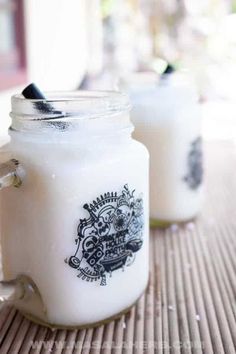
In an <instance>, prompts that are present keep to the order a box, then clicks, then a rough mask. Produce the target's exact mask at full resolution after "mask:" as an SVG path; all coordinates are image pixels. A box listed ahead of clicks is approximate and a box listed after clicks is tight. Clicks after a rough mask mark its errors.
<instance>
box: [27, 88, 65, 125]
mask: <svg viewBox="0 0 236 354" xmlns="http://www.w3.org/2000/svg"><path fill="white" fill-rule="evenodd" d="M22 95H23V96H24V97H25V98H27V99H31V100H39V101H38V102H37V101H35V102H33V105H34V107H35V109H36V110H37V111H39V112H41V113H44V114H47V113H52V114H56V116H54V117H45V118H40V119H39V120H51V119H58V118H62V117H65V116H66V114H65V113H63V112H61V111H56V110H55V109H54V107H53V106H52V105H51V104H50V103H49V102H46V97H45V96H44V94H43V93H42V92H41V91H40V89H39V88H38V87H37V86H36V85H35V84H34V83H32V84H30V85H28V86H26V88H24V90H23V91H22ZM41 100H45V102H44V101H41Z"/></svg>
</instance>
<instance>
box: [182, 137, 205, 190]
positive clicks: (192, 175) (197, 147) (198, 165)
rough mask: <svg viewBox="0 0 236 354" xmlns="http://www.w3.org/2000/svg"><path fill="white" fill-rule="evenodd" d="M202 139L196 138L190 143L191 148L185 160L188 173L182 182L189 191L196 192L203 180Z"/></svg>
mask: <svg viewBox="0 0 236 354" xmlns="http://www.w3.org/2000/svg"><path fill="white" fill-rule="evenodd" d="M202 155H203V154H202V139H201V138H200V137H198V138H197V139H195V140H194V141H193V142H192V143H191V148H190V151H189V154H188V159H187V169H188V172H187V174H186V176H184V181H185V182H186V183H187V185H188V187H189V188H190V189H193V190H196V189H197V188H198V187H199V186H200V185H201V183H202V179H203V161H202V160H203V156H202Z"/></svg>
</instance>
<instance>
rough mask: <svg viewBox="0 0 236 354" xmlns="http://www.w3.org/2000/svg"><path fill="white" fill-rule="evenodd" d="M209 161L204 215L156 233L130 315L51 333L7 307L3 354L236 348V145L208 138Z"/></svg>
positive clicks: (1, 322)
mask: <svg viewBox="0 0 236 354" xmlns="http://www.w3.org/2000/svg"><path fill="white" fill-rule="evenodd" d="M206 166H207V169H206V170H207V171H206V174H207V176H206V202H205V206H204V209H203V211H202V215H201V216H200V217H199V218H198V220H197V221H196V222H195V223H188V224H186V225H185V226H182V227H177V226H176V225H174V226H172V227H171V228H169V229H167V230H155V231H152V232H151V247H150V250H151V251H150V257H151V262H150V264H151V265H150V282H149V286H148V288H147V291H146V293H145V294H144V295H143V297H142V298H141V299H140V301H139V302H138V304H137V305H136V307H134V308H133V309H132V310H131V312H130V313H128V314H126V315H124V316H122V317H121V318H120V319H119V320H117V321H114V322H111V323H109V324H107V325H105V326H101V327H98V328H96V329H88V330H80V331H64V330H57V331H53V332H52V331H51V330H49V329H46V328H44V327H41V326H38V325H35V324H33V323H31V322H30V321H28V320H26V319H25V318H23V317H22V316H21V315H20V314H19V313H18V312H17V311H16V310H14V309H13V308H7V307H6V308H4V309H2V311H1V313H0V352H1V354H4V353H11V354H14V353H49V352H52V353H72V352H73V353H81V352H82V353H100V352H102V353H132V352H134V353H143V352H146V353H206V354H211V353H215V354H217V353H219V354H223V353H230V354H233V353H235V346H236V321H235V318H236V303H235V296H236V146H234V145H233V143H232V144H231V143H221V144H219V143H218V144H216V143H208V146H207V149H206ZM98 306H99V304H98Z"/></svg>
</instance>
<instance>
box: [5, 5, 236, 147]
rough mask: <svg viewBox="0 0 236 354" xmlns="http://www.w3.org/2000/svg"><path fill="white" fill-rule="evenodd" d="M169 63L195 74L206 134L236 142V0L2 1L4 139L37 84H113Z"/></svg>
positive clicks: (102, 86)
mask: <svg viewBox="0 0 236 354" xmlns="http://www.w3.org/2000/svg"><path fill="white" fill-rule="evenodd" d="M168 62H169V63H171V64H172V65H173V66H174V67H175V68H177V69H186V70H188V71H189V72H190V73H191V75H192V76H193V77H194V79H195V82H196V84H197V88H198V91H199V95H200V99H201V103H202V104H201V106H202V111H203V134H204V137H205V139H209V140H210V139H223V140H224V139H227V140H228V139H230V140H232V141H234V142H236V117H235V115H236V90H235V83H236V0H70V1H68V0H50V1H47V0H38V1H32V0H0V117H1V118H0V137H1V139H2V138H4V137H5V136H6V135H7V128H8V126H9V124H10V119H9V111H10V97H11V95H12V94H14V93H18V92H20V91H21V90H22V88H23V87H24V85H26V84H27V83H29V82H32V81H33V82H35V83H37V85H38V86H39V87H40V88H41V89H42V90H45V91H47V90H74V89H78V88H93V89H112V88H115V87H116V84H117V80H118V79H119V77H125V76H126V75H129V74H130V73H132V72H137V71H138V72H140V71H141V72H142V71H145V72H155V73H156V74H157V75H160V74H161V73H162V72H163V71H164V70H165V68H166V65H167V63H168Z"/></svg>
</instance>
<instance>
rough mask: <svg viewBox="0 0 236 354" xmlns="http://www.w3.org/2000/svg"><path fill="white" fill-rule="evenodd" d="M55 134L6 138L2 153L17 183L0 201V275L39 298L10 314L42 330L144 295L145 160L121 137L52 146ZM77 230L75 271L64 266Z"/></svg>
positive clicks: (101, 315) (111, 310) (86, 319)
mask: <svg viewBox="0 0 236 354" xmlns="http://www.w3.org/2000/svg"><path fill="white" fill-rule="evenodd" d="M120 119H121V118H120ZM90 124H91V123H90ZM99 124H102V123H101V122H100V123H99ZM84 128H86V126H85V125H84ZM57 134H58V133H50V134H49V135H48V136H46V135H45V134H44V136H43V137H42V138H41V137H40V136H37V137H36V138H35V137H31V136H30V134H28V136H27V135H24V134H20V133H18V132H17V133H11V135H12V142H11V143H10V145H9V146H7V147H5V149H8V150H10V151H11V154H12V156H14V158H17V159H18V160H19V161H20V163H21V165H22V166H23V168H24V170H25V171H26V177H25V179H24V181H23V184H22V186H21V187H20V188H18V189H16V188H14V187H10V188H8V189H6V190H4V191H3V194H2V206H3V207H2V234H3V240H2V246H3V269H4V276H5V279H14V278H16V277H18V276H20V275H25V276H27V277H29V278H30V279H32V281H33V282H34V283H35V285H36V287H37V289H38V291H39V294H40V296H34V295H33V296H32V297H28V298H25V299H24V300H22V301H19V302H18V303H17V307H18V308H19V309H21V310H22V311H24V312H25V313H27V314H29V315H30V316H33V317H36V318H37V319H39V320H41V321H44V322H46V323H48V324H51V325H60V326H66V327H70V326H72V327H73V326H76V327H77V326H81V325H82V326H83V325H88V324H93V323H97V322H99V321H102V320H104V319H107V318H109V317H112V316H114V315H116V314H118V313H119V312H121V311H123V310H125V309H127V308H129V307H130V306H131V305H132V304H133V303H134V302H135V301H136V300H137V299H138V298H139V296H140V295H141V294H142V292H143V291H144V289H145V287H146V285H147V281H148V233H149V231H148V229H149V227H148V217H149V208H148V204H149V202H148V153H147V151H146V149H145V147H144V146H143V145H142V144H140V143H138V142H136V141H135V140H132V139H131V138H129V137H126V136H125V137H124V136H123V135H122V136H111V137H110V138H109V137H105V138H104V139H103V138H102V137H89V136H88V135H86V134H85V136H84V137H83V136H80V139H75V138H74V137H72V138H71V136H70V135H68V136H67V134H69V133H67V132H65V133H63V134H64V135H65V136H64V138H63V142H62V141H57V136H58V135H57ZM81 139H82V141H80V140H81ZM83 139H84V141H83ZM77 140H78V141H77ZM107 193H110V194H109V195H110V197H109V196H108V194H107ZM112 193H113V197H114V198H113V199H112V197H111V195H112ZM115 195H116V197H115ZM122 196H123V199H122ZM97 198H99V200H100V201H99V200H98V199H97ZM102 198H104V200H103V201H102V202H101V200H102ZM94 201H95V205H96V206H95V208H94V213H90V212H91V205H94ZM96 202H97V204H96ZM86 204H87V205H89V206H90V210H87V209H86V208H85V207H84V206H85V205H86ZM101 210H103V211H102V212H101ZM99 213H100V214H99ZM92 214H95V216H94V217H95V219H93V215H92ZM91 215H92V216H91ZM134 215H135V217H134ZM91 218H92V219H91ZM109 218H110V219H109ZM83 220H84V221H83ZM86 220H87V221H86ZM89 220H90V221H89ZM91 220H92V221H91ZM85 221H86V222H87V226H83V222H85ZM86 222H85V224H86ZM79 225H80V232H81V233H82V234H83V235H82V236H83V237H84V238H82V239H81V247H80V248H79V250H78V252H77V254H76V258H77V260H79V262H81V263H80V269H76V268H73V267H72V266H71V265H70V264H69V262H70V259H72V258H71V257H72V256H74V255H75V252H76V249H77V247H78V242H79V241H78V230H79ZM124 230H125V231H124ZM127 230H128V231H127ZM95 231H96V232H98V234H97V235H94V234H93V233H94V232H95ZM98 236H103V239H104V241H103V243H102V244H101V243H100V244H96V242H98ZM106 237H107V239H106ZM84 240H87V241H86V242H83V241H84ZM75 241H76V242H75ZM99 245H100V246H99ZM99 247H102V250H101V252H102V258H101V261H100V262H99V267H100V268H99V270H97V268H96V267H95V266H94V262H95V261H96V259H95V261H94V259H93V257H92V256H93V255H94V253H93V252H95V253H96V254H95V256H94V257H95V258H96V257H101V253H100V254H99V253H98V252H97V251H98V249H99ZM91 255H92V256H91ZM125 255H126V256H125ZM112 257H113V258H112ZM117 257H120V263H119V262H118V261H117V259H118V258H117ZM111 258H112V259H114V262H111ZM102 262H103V263H102ZM102 267H103V268H102ZM101 268H102V269H103V271H101ZM104 269H105V271H104ZM96 272H97V273H96ZM102 272H103V273H102ZM95 273H96V274H98V275H101V274H102V276H100V277H99V276H98V277H97V279H96V277H93V275H94V274H95Z"/></svg>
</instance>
